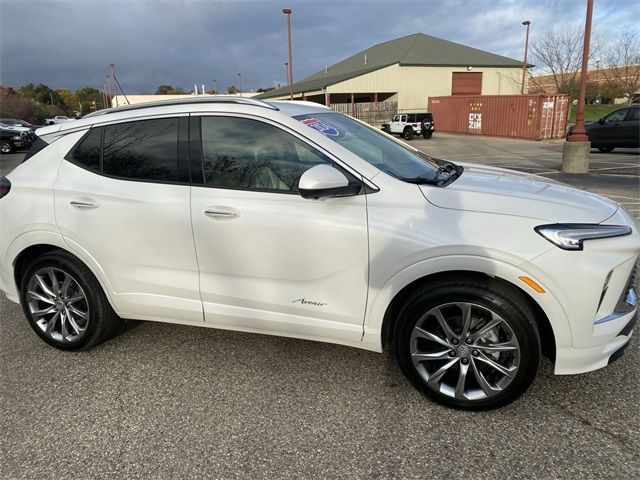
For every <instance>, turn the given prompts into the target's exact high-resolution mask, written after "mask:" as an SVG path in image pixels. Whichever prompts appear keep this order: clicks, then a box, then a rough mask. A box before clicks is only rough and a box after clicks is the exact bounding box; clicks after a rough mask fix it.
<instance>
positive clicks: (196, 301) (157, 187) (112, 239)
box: [54, 116, 203, 323]
mask: <svg viewBox="0 0 640 480" xmlns="http://www.w3.org/2000/svg"><path fill="white" fill-rule="evenodd" d="M187 128H188V116H185V117H183V118H182V119H180V118H177V117H171V118H156V119H151V120H141V121H134V122H124V123H118V124H115V125H108V126H106V127H94V128H91V129H90V130H89V131H88V132H87V133H86V134H85V135H84V137H83V138H82V139H81V140H80V141H79V142H78V144H77V145H76V147H74V149H72V150H71V152H69V154H68V155H67V156H66V159H65V161H63V162H61V166H60V169H59V173H58V179H57V180H56V183H55V186H54V196H55V215H56V221H57V224H58V228H59V229H60V232H61V234H62V235H63V236H64V239H65V241H66V242H67V244H68V245H69V248H71V249H72V250H73V251H74V252H76V253H77V254H78V255H79V256H80V257H81V258H83V259H85V261H87V259H90V260H91V262H94V263H95V264H96V265H97V266H98V268H99V269H100V270H101V271H102V273H103V274H104V278H106V282H107V285H105V287H106V288H108V289H109V291H110V292H111V298H112V300H113V302H114V306H115V308H116V310H117V311H118V313H119V314H121V315H122V316H125V317H129V318H140V319H154V320H163V321H169V322H171V321H179V322H195V323H197V322H199V323H202V321H203V318H202V303H201V301H200V292H199V285H198V281H199V280H198V266H197V262H196V256H195V247H194V245H193V234H192V231H191V218H190V186H189V184H188V183H189V182H188V171H187V170H186V169H187V168H188V165H187V164H186V163H185V161H184V160H183V158H186V154H188V151H187V150H186V149H187V148H188V146H187V144H186V142H182V145H183V147H181V149H182V150H184V152H182V153H180V152H179V149H178V135H179V132H180V135H181V136H182V137H183V138H184V139H185V140H186V138H187ZM183 167H184V168H183Z"/></svg>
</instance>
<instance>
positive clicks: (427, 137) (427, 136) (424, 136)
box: [422, 132, 433, 140]
mask: <svg viewBox="0 0 640 480" xmlns="http://www.w3.org/2000/svg"><path fill="white" fill-rule="evenodd" d="M431 137H433V133H431V132H429V133H424V134H422V138H424V139H425V140H428V139H429V138H431Z"/></svg>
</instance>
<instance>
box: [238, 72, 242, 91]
mask: <svg viewBox="0 0 640 480" xmlns="http://www.w3.org/2000/svg"><path fill="white" fill-rule="evenodd" d="M238 91H239V93H240V96H242V74H241V73H239V74H238Z"/></svg>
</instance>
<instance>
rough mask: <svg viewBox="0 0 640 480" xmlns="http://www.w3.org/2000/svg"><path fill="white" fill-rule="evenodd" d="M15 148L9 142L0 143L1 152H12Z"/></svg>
mask: <svg viewBox="0 0 640 480" xmlns="http://www.w3.org/2000/svg"><path fill="white" fill-rule="evenodd" d="M14 150H15V149H14V148H13V145H12V144H11V143H9V142H2V143H0V152H1V153H13V151H14Z"/></svg>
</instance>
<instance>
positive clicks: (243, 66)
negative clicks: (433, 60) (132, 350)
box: [0, 0, 640, 93]
mask: <svg viewBox="0 0 640 480" xmlns="http://www.w3.org/2000/svg"><path fill="white" fill-rule="evenodd" d="M283 7H290V8H292V9H293V15H292V25H293V67H294V80H295V79H301V78H303V77H305V76H307V75H310V74H312V73H315V72H317V71H319V70H322V69H323V68H324V66H325V65H327V64H328V65H331V64H333V63H335V62H337V61H339V60H341V59H343V58H345V57H347V56H350V55H352V54H354V53H357V52H358V51H360V50H363V49H365V48H367V47H370V46H372V45H374V44H376V43H380V42H384V41H387V40H391V39H394V38H398V37H401V36H405V35H410V34H413V33H417V32H422V33H426V34H429V35H434V36H436V37H440V38H444V39H447V40H451V41H454V42H458V43H462V44H465V45H469V46H472V47H476V48H480V49H483V50H487V51H490V52H493V53H497V54H501V55H506V56H508V57H512V58H517V59H520V58H522V55H523V48H524V47H523V44H524V27H523V26H522V25H521V22H522V21H523V20H526V19H529V20H531V22H532V31H531V38H532V40H535V37H536V35H539V34H541V33H542V32H544V31H545V30H547V29H549V28H554V27H555V28H558V27H564V26H575V25H582V24H583V22H584V13H585V7H586V0H535V1H534V0H527V1H524V0H437V1H431V0H420V1H415V0H399V1H398V0H384V1H377V0H342V1H335V0H285V1H272V0H262V1H248V0H247V1H245V0H234V1H232V0H228V1H221V0H207V1H205V0H126V1H125V0H0V83H1V84H3V85H10V86H14V87H15V86H20V85H23V84H25V83H29V82H33V83H44V84H47V85H49V86H50V87H53V88H58V87H65V88H70V89H76V88H78V87H82V86H94V87H96V88H101V87H102V81H103V79H104V77H105V75H107V73H108V67H107V66H108V64H110V63H115V64H116V65H117V71H116V75H117V77H118V79H119V80H120V83H121V84H122V86H123V87H124V89H125V92H127V93H143V92H151V93H153V92H154V91H155V89H156V88H157V86H158V85H161V84H169V85H174V86H179V87H182V88H184V89H189V88H192V86H193V84H194V83H198V84H202V83H204V84H205V85H206V88H207V89H210V88H212V82H213V80H214V79H215V80H216V81H217V87H218V89H219V90H220V89H226V88H227V87H228V86H229V85H232V84H237V80H238V77H237V74H238V73H239V72H240V73H241V74H242V88H243V90H254V89H257V88H260V87H268V86H273V85H274V84H277V83H282V84H283V85H284V84H285V83H286V76H285V67H284V62H285V61H286V59H287V43H286V42H287V34H286V18H285V16H284V15H283V14H282V13H281V10H282V8H283ZM638 18H640V1H638V0H596V2H595V11H594V30H595V31H596V32H598V33H601V34H603V35H604V36H605V38H606V37H607V36H611V34H612V33H613V32H615V31H616V30H617V29H618V28H620V27H621V26H622V25H624V24H632V23H633V22H635V21H637V19H638Z"/></svg>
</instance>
